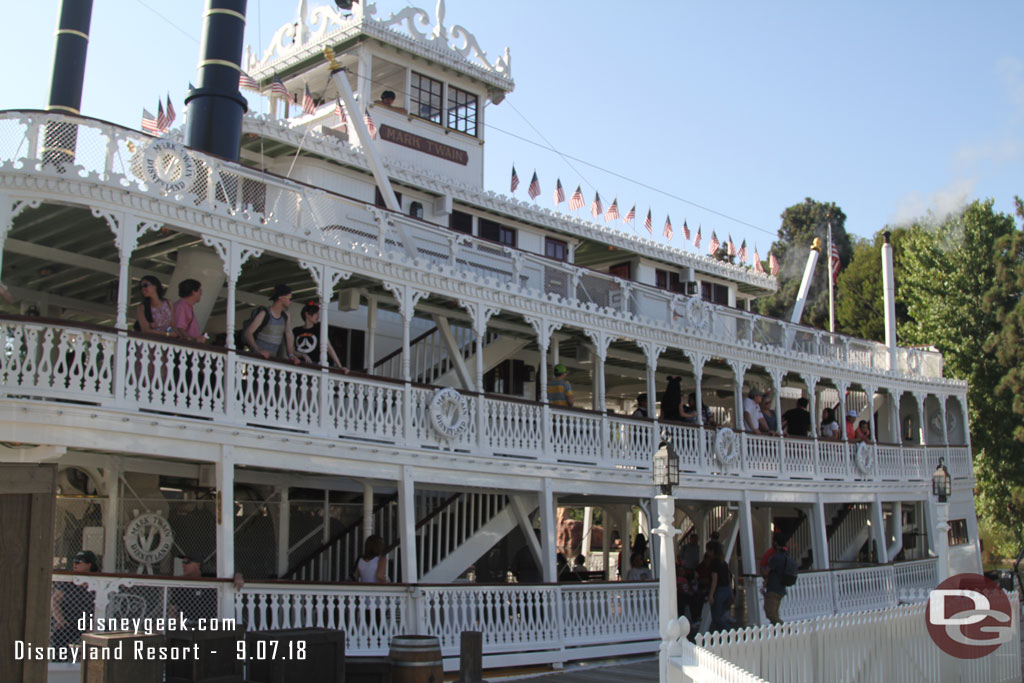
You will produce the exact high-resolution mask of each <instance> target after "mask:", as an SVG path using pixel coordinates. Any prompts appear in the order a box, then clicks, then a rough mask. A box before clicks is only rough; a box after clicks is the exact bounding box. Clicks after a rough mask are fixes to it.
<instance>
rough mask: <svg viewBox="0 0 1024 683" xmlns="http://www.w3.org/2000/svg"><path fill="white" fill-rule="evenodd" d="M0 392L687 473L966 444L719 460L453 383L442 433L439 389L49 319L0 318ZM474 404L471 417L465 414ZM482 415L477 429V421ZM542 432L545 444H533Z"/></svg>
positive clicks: (632, 422)
mask: <svg viewBox="0 0 1024 683" xmlns="http://www.w3.org/2000/svg"><path fill="white" fill-rule="evenodd" d="M0 330H2V333H3V335H4V338H5V347H4V351H3V352H2V353H0V392H2V394H3V395H4V396H6V397H8V398H30V399H39V398H42V399H63V400H70V401H74V402H77V403H89V404H93V405H102V406H107V407H110V408H114V409H118V410H139V409H146V410H156V411H160V412H166V413H171V414H175V415H178V416H180V417H184V418H202V419H205V420H210V421H212V422H214V423H218V424H230V425H248V426H251V427H256V428H285V429H289V430H293V431H296V432H300V433H304V434H309V435H313V436H320V437H325V438H332V439H334V438H338V437H342V438H348V439H358V440H361V441H375V442H384V443H395V444H402V445H408V446H412V447H428V448H439V449H443V450H453V451H464V452H474V453H476V452H485V453H495V454H500V455H516V456H522V457H529V458H533V459H537V460H539V461H549V462H555V461H564V462H571V463H579V464H590V465H599V466H605V467H636V468H642V469H646V468H649V467H650V460H651V456H652V454H653V452H654V450H656V449H655V446H656V445H657V443H659V442H660V441H661V439H662V438H669V439H671V440H672V442H673V443H674V444H676V445H677V450H678V452H679V454H680V468H681V469H682V470H683V471H686V472H696V473H715V474H739V475H742V474H746V475H750V476H760V477H794V478H814V479H852V478H857V479H867V480H870V479H881V478H896V479H900V480H907V481H909V480H917V481H927V480H928V479H930V477H931V472H932V471H933V470H934V468H935V465H937V464H938V460H939V458H940V457H942V458H946V462H949V463H950V464H951V465H952V468H951V471H952V473H953V475H954V477H956V478H958V479H963V478H970V477H971V469H970V466H969V460H970V449H969V448H967V447H965V446H955V447H950V448H948V449H947V448H945V447H941V446H936V447H927V448H924V447H904V446H884V447H877V448H878V449H880V450H881V451H882V456H881V457H882V461H883V464H882V465H880V466H879V467H876V468H873V469H872V470H869V472H868V473H867V474H864V473H862V472H861V471H860V470H859V469H857V467H856V466H855V465H854V464H853V447H852V446H851V445H848V444H845V443H842V442H833V441H818V440H814V439H806V440H804V439H796V438H794V439H788V438H782V437H773V436H763V435H756V434H741V435H740V443H741V446H742V448H741V457H740V458H739V462H738V463H734V464H733V465H732V466H731V467H725V466H723V465H722V464H721V463H720V462H719V461H718V459H717V458H715V457H713V452H714V448H713V446H714V439H715V435H716V433H715V431H714V430H709V429H702V428H700V427H697V426H695V425H686V424H679V423H672V424H661V425H658V430H657V431H656V424H657V423H655V422H654V421H652V420H642V419H634V418H631V417H626V416H612V415H604V414H600V413H597V412H594V411H582V410H567V409H562V408H550V407H546V406H543V405H541V404H537V403H531V402H526V401H522V400H517V399H509V400H504V399H501V398H499V397H496V396H480V395H465V399H466V407H467V410H466V413H465V414H464V415H462V420H461V430H460V431H458V433H457V434H455V435H454V436H451V437H448V436H443V435H442V434H440V433H439V432H438V430H436V429H435V428H434V426H432V424H431V422H430V419H429V408H430V403H431V401H432V400H433V398H434V395H435V392H436V391H437V388H434V387H424V386H419V385H412V384H408V383H401V382H395V381H393V380H387V379H382V378H378V377H367V376H361V375H356V374H350V375H342V374H340V373H338V372H333V371H328V370H326V369H322V368H309V367H305V366H294V365H291V364H288V363H282V362H278V361H268V360H264V359H262V358H257V357H254V356H250V355H245V354H238V353H236V352H233V351H226V350H224V349H220V348H214V347H209V346H199V345H192V344H174V343H169V342H166V341H162V340H157V339H151V338H148V337H143V336H139V335H135V334H131V335H129V334H128V333H124V332H120V333H116V332H113V331H110V330H106V329H100V328H91V327H88V326H83V325H68V324H65V323H63V322H61V321H52V320H43V319H38V318H33V319H7V320H0ZM480 410H483V413H484V414H483V416H482V419H477V413H478V411H480ZM481 426H482V427H483V430H484V431H483V433H482V434H481V433H479V428H480V427H481ZM545 442H546V444H547V448H546V449H545Z"/></svg>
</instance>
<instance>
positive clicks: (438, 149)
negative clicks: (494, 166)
mask: <svg viewBox="0 0 1024 683" xmlns="http://www.w3.org/2000/svg"><path fill="white" fill-rule="evenodd" d="M379 132H380V138H381V140H387V141H388V142H393V143H395V144H396V145H401V146H402V147H408V148H409V149H415V150H416V151H418V152H423V153H424V154H430V155H432V156H435V157H440V158H442V159H447V160H448V161H454V162H455V163H457V164H462V165H463V166H465V165H466V164H468V163H469V154H468V153H467V152H466V151H465V150H462V149H456V148H455V147H452V146H451V145H446V144H443V143H440V142H434V141H433V140H429V139H427V138H425V137H422V136H419V135H415V134H413V133H408V132H406V131H404V130H398V129H397V128H392V127H391V126H389V125H387V124H381V127H380V130H379Z"/></svg>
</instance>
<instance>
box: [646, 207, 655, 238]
mask: <svg viewBox="0 0 1024 683" xmlns="http://www.w3.org/2000/svg"><path fill="white" fill-rule="evenodd" d="M644 227H645V228H647V232H648V233H650V234H651V235H653V234H654V223H653V222H652V221H651V210H650V209H647V218H645V219H644Z"/></svg>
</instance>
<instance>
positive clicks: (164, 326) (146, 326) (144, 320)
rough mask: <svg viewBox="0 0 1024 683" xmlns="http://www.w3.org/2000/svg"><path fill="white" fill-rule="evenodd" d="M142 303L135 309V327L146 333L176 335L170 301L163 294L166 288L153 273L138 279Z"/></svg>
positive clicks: (166, 335)
mask: <svg viewBox="0 0 1024 683" xmlns="http://www.w3.org/2000/svg"><path fill="white" fill-rule="evenodd" d="M139 293H140V294H141V295H142V303H140V304H139V305H138V307H137V308H136V309H135V318H136V320H135V325H136V327H135V329H137V330H138V331H140V332H145V333H146V334H157V335H161V336H164V337H176V336H178V335H177V333H176V332H175V331H174V324H173V317H174V312H173V310H172V309H171V302H170V301H168V300H167V298H166V297H165V296H164V295H165V294H166V293H167V288H166V287H164V286H163V284H161V282H160V280H159V279H158V278H157V277H156V276H155V275H144V276H142V280H140V281H139Z"/></svg>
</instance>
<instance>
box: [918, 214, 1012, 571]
mask: <svg viewBox="0 0 1024 683" xmlns="http://www.w3.org/2000/svg"><path fill="white" fill-rule="evenodd" d="M1015 232H1016V230H1015V227H1014V224H1013V218H1012V217H1010V216H1007V215H1005V214H997V213H995V212H994V211H993V210H992V201H991V200H989V201H986V202H978V201H975V202H974V203H972V204H971V205H970V206H968V207H967V208H966V209H965V210H964V212H963V214H962V215H959V216H953V217H950V218H948V219H946V220H945V221H943V222H942V223H941V224H939V225H937V226H935V225H933V224H931V223H927V222H922V223H918V224H916V225H913V226H912V227H911V228H910V230H909V232H908V233H907V234H906V235H905V236H904V239H903V258H902V259H901V261H902V262H903V275H902V283H901V284H900V295H901V297H902V298H903V299H904V301H905V302H906V305H907V315H908V319H907V320H906V321H905V322H904V323H903V324H902V325H900V326H899V328H900V341H901V344H910V345H913V344H933V345H934V346H936V347H937V348H938V349H939V351H941V352H942V354H943V356H944V360H945V372H944V374H945V375H946V376H947V377H955V378H958V379H964V380H967V382H968V386H969V394H968V403H969V417H970V422H971V431H972V434H973V436H972V446H973V450H974V457H975V476H976V479H977V481H978V497H977V504H978V511H979V513H980V514H981V515H982V516H983V518H984V520H985V524H986V526H987V528H988V529H990V530H991V531H992V532H994V537H996V538H1003V539H1012V541H1011V540H1005V541H1004V542H1003V543H1004V545H1003V546H1002V547H1001V548H999V550H1001V551H1003V552H1004V553H1005V552H1015V551H1016V548H1017V547H1019V545H1020V544H1021V543H1024V536H1022V529H1021V525H1020V518H1019V515H1017V514H1016V511H1017V509H1016V507H1015V505H1016V503H1015V500H1017V499H1019V498H1020V497H1021V491H1022V486H1024V444H1022V443H1021V442H1019V441H1015V440H1014V439H1013V433H1014V431H1015V427H1017V426H1018V425H1019V424H1020V422H1021V420H1020V419H1019V418H1016V419H1015V418H1014V413H1013V409H1012V406H1013V399H1012V397H1011V396H1010V395H1009V392H1006V391H1003V392H1000V391H998V387H1000V386H1001V383H1002V381H1003V378H1004V376H1005V375H1006V367H1005V366H1004V365H1003V363H1002V362H1001V361H1000V359H999V358H998V357H997V354H993V353H988V352H987V350H988V349H990V348H993V345H995V344H997V343H998V342H996V341H993V340H997V339H999V335H1000V334H1001V332H1002V330H1003V325H1002V320H1004V319H1005V318H1006V315H1005V314H1004V313H1003V312H1002V306H1004V305H1005V299H1004V297H1003V296H1001V295H999V294H996V295H994V296H992V297H989V302H990V303H986V305H982V301H983V299H985V297H986V295H988V294H989V290H990V289H994V288H993V283H996V282H997V270H999V268H998V265H997V264H998V263H999V262H1000V261H1001V260H1005V258H1006V257H1005V254H1006V253H1008V252H1009V247H1008V246H1005V245H1006V244H1007V242H1006V240H1005V239H1004V238H1007V237H1011V238H1012V236H1013V235H1014V233H1015ZM999 245H1004V246H999ZM998 286H999V285H998V284H997V285H996V287H998Z"/></svg>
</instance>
